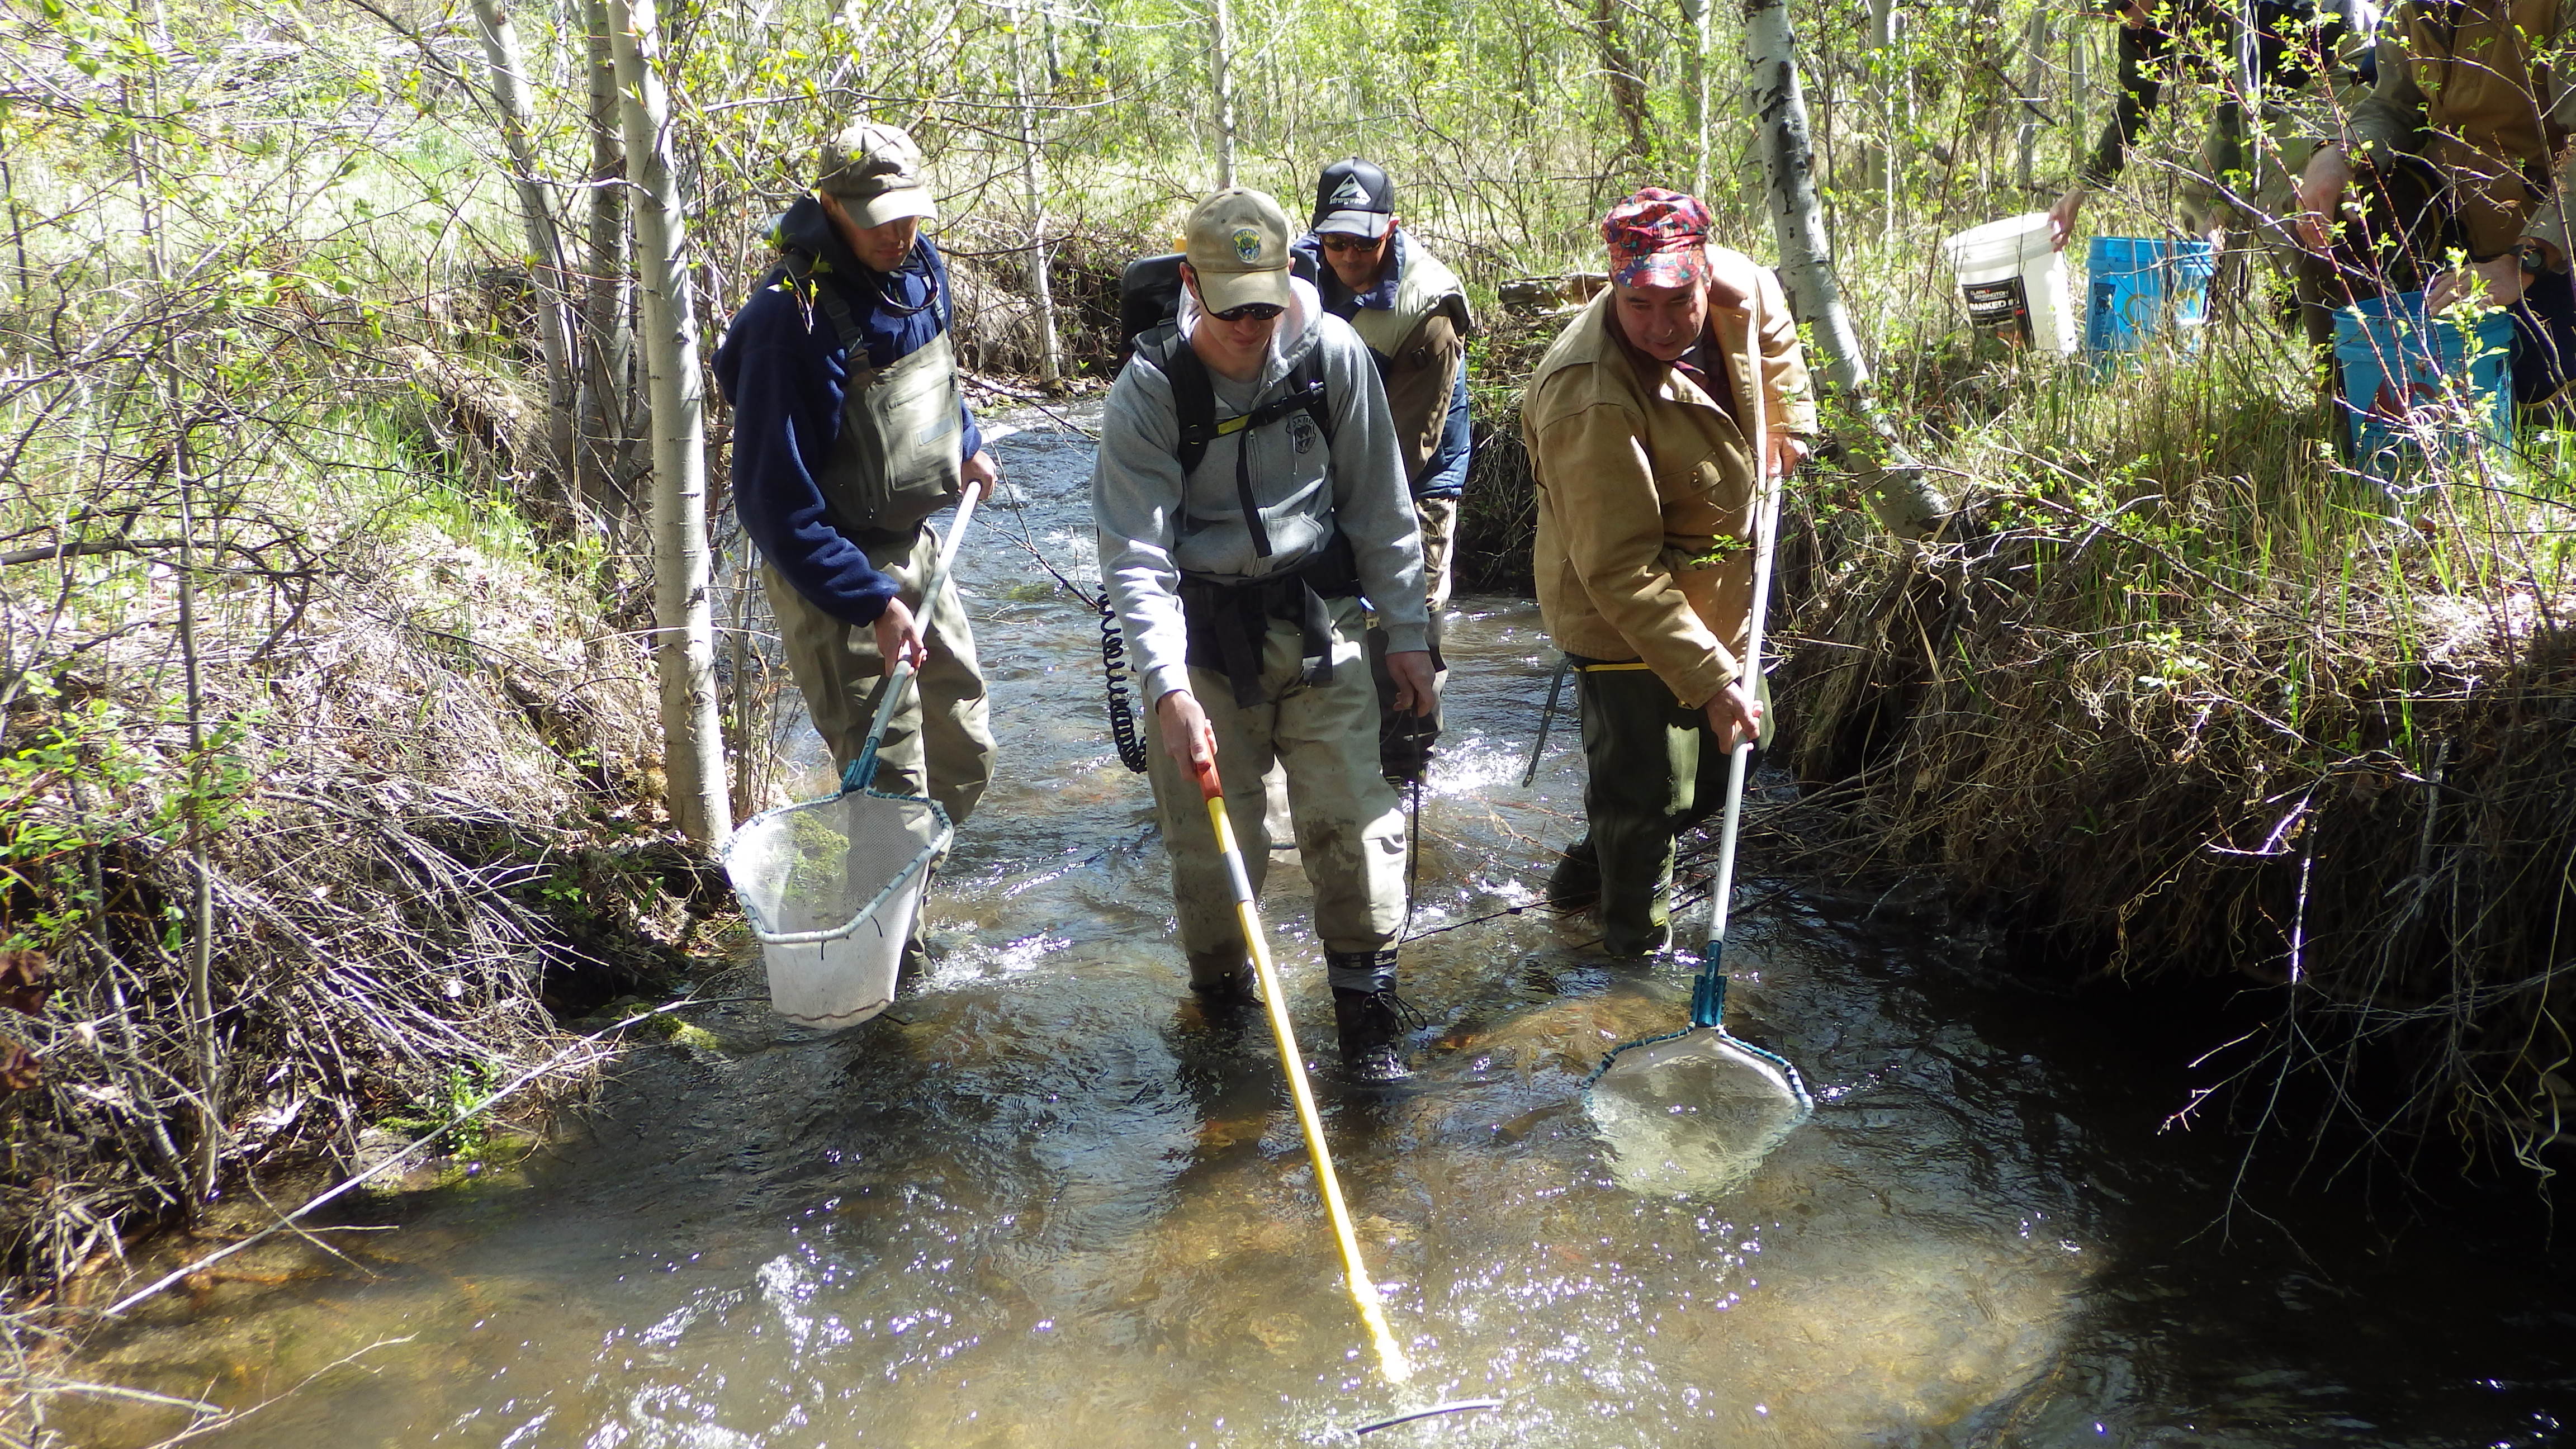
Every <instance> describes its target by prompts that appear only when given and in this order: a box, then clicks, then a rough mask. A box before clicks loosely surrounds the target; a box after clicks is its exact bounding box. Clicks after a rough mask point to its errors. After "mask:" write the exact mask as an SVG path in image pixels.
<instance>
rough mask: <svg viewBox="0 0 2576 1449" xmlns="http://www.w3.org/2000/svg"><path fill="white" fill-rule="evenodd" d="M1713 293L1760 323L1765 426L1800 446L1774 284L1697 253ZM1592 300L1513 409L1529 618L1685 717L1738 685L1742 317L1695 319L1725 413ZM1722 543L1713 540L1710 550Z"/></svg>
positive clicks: (1746, 483) (1746, 590)
mask: <svg viewBox="0 0 2576 1449" xmlns="http://www.w3.org/2000/svg"><path fill="white" fill-rule="evenodd" d="M1709 255H1710V258H1711V260H1712V261H1713V262H1714V264H1715V266H1716V268H1717V276H1718V279H1719V281H1720V282H1721V283H1724V284H1726V285H1727V287H1729V288H1731V289H1732V291H1733V294H1734V295H1737V296H1747V297H1751V298H1753V299H1755V300H1756V301H1758V303H1759V305H1760V309H1761V314H1762V337H1761V359H1760V362H1761V385H1762V387H1763V389H1764V395H1765V403H1764V408H1763V420H1764V425H1765V427H1766V428H1768V429H1769V430H1770V431H1772V432H1775V433H1811V432H1813V431H1815V427H1816V407H1815V401H1814V398H1813V397H1812V396H1811V395H1810V393H1809V391H1808V386H1807V365H1806V362H1805V360H1804V358H1803V357H1802V356H1801V354H1800V352H1799V348H1798V327H1797V323H1796V322H1795V321H1794V320H1792V319H1791V317H1790V315H1789V304H1788V299H1787V298H1786V297H1785V296H1783V295H1782V293H1781V290H1780V281H1779V278H1777V277H1775V276H1773V275H1772V274H1771V272H1770V270H1769V269H1768V268H1765V267H1761V266H1757V265H1755V263H1754V261H1753V259H1752V258H1750V257H1748V256H1745V255H1744V254H1743V253H1741V252H1736V251H1729V250H1727V249H1725V248H1722V247H1711V248H1709ZM1615 297H1616V293H1615V292H1614V291H1611V290H1607V289H1605V290H1604V291H1603V292H1602V293H1601V295H1600V296H1598V297H1595V298H1593V299H1592V303H1591V305H1590V306H1588V307H1586V308H1584V309H1583V311H1582V313H1581V314H1580V315H1578V316H1577V317H1576V318H1575V319H1574V321H1573V322H1572V323H1571V324H1570V325H1569V326H1567V328H1566V329H1565V331H1564V333H1563V334H1561V335H1560V336H1559V337H1558V338H1557V339H1556V343H1555V345H1553V346H1551V347H1550V348H1549V349H1548V351H1547V356H1546V357H1545V358H1543V359H1541V360H1540V362H1539V366H1538V372H1537V374H1536V375H1535V376H1533V377H1532V378H1531V380H1530V385H1529V391H1528V392H1527V393H1526V394H1525V395H1524V396H1523V398H1522V400H1521V437H1522V439H1523V440H1524V441H1525V442H1527V443H1528V445H1529V454H1530V470H1531V472H1532V474H1533V475H1534V476H1535V478H1536V479H1537V484H1538V539H1537V542H1536V544H1535V545H1534V546H1533V561H1534V563H1535V565H1536V569H1537V574H1538V604H1539V613H1540V615H1541V616H1542V617H1543V618H1544V619H1545V621H1546V624H1547V632H1548V636H1549V637H1550V638H1552V639H1554V640H1555V641H1556V645H1557V647H1558V648H1560V649H1562V650H1564V651H1565V652H1567V653H1569V654H1577V655H1583V656H1586V657H1589V658H1593V659H1603V660H1642V661H1644V662H1645V664H1646V665H1647V666H1648V667H1649V668H1651V669H1653V670H1654V671H1655V673H1656V675H1657V676H1659V677H1660V678H1662V679H1663V681H1664V682H1665V683H1666V684H1668V685H1670V686H1672V691H1673V697H1674V698H1675V699H1676V700H1678V701H1680V702H1681V703H1682V704H1684V705H1687V706H1689V707H1692V708H1698V707H1699V706H1701V705H1704V704H1706V703H1707V702H1708V701H1709V699H1710V698H1711V697H1712V696H1714V695H1716V694H1717V692H1718V691H1719V690H1722V689H1724V688H1725V687H1726V686H1727V685H1728V684H1729V683H1730V682H1732V681H1733V680H1734V679H1735V678H1736V677H1737V675H1738V674H1740V673H1741V672H1742V666H1741V664H1740V663H1739V660H1740V659H1741V657H1742V655H1743V653H1744V647H1745V643H1746V635H1747V634H1748V633H1749V632H1750V631H1751V627H1752V618H1751V611H1752V601H1753V553H1752V549H1751V548H1750V547H1749V546H1748V545H1749V543H1750V540H1751V537H1752V533H1753V509H1752V504H1753V457H1754V454H1753V451H1752V450H1751V449H1750V448H1748V447H1747V446H1746V442H1745V438H1744V434H1743V431H1742V430H1741V429H1739V427H1738V426H1737V423H1736V418H1737V417H1742V418H1745V419H1747V420H1748V422H1749V420H1750V419H1751V418H1752V416H1753V403H1752V397H1753V394H1752V389H1753V387H1754V385H1755V383H1754V372H1753V363H1752V361H1751V359H1750V358H1749V357H1748V352H1747V347H1746V339H1747V336H1748V334H1749V333H1750V331H1751V329H1752V325H1753V312H1752V309H1751V308H1749V307H1742V306H1739V307H1732V308H1729V307H1715V306H1712V307H1711V308H1710V312H1709V322H1710V327H1711V329H1712V330H1713V331H1714V332H1715V334H1716V338H1717V343H1718V351H1719V353H1720V354H1721V355H1722V356H1723V357H1724V358H1725V360H1726V372H1727V381H1728V384H1729V385H1730V386H1732V388H1733V389H1734V394H1735V410H1734V412H1733V413H1732V414H1730V413H1729V412H1728V410H1727V409H1726V408H1725V407H1723V406H1721V405H1720V404H1719V403H1718V401H1717V400H1716V399H1714V398H1712V397H1711V396H1710V395H1709V394H1708V393H1706V392H1703V391H1701V390H1700V388H1699V387H1698V386H1697V385H1696V384H1695V383H1693V382H1692V381H1691V379H1690V377H1689V376H1688V375H1686V374H1684V373H1682V372H1680V371H1679V370H1677V369H1675V368H1673V367H1671V366H1670V365H1668V364H1665V363H1660V362H1657V361H1655V360H1654V359H1653V358H1651V357H1648V356H1647V355H1646V354H1644V353H1642V352H1639V351H1637V350H1636V349H1634V348H1632V347H1630V346H1629V345H1628V344H1627V342H1626V340H1625V338H1624V337H1623V336H1622V335H1620V333H1619V332H1618V328H1617V324H1616V323H1615V322H1614V321H1613V320H1612V317H1611V307H1612V305H1613V302H1614V299H1615ZM1721 540H1726V541H1727V542H1721Z"/></svg>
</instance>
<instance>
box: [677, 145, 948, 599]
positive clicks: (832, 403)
mask: <svg viewBox="0 0 2576 1449" xmlns="http://www.w3.org/2000/svg"><path fill="white" fill-rule="evenodd" d="M778 233H779V241H780V244H781V245H782V247H784V248H785V249H787V250H790V251H800V252H804V253H805V254H807V255H808V256H811V257H813V258H814V259H815V260H816V263H817V265H816V267H815V272H814V275H815V281H816V282H817V283H818V284H819V285H821V286H826V287H836V288H838V289H839V290H840V293H841V295H842V296H843V297H844V298H846V299H847V300H848V302H849V305H850V315H851V316H853V317H855V318H857V319H858V322H859V333H860V336H859V338H858V341H859V342H860V344H861V345H862V346H864V348H865V350H866V354H867V365H868V366H871V367H884V366H886V365H888V364H890V363H892V362H893V361H894V360H895V359H896V358H899V357H903V356H905V355H907V354H909V353H911V352H914V351H916V350H918V349H919V348H921V347H922V346H924V345H926V344H927V343H928V342H929V341H930V340H931V339H932V338H933V337H936V336H938V335H939V334H940V333H941V332H942V331H944V330H946V328H947V326H948V269H947V267H946V265H945V264H944V263H942V262H941V261H940V259H939V249H938V248H937V247H935V246H932V245H931V243H930V238H928V237H923V238H921V240H920V241H918V242H917V243H915V244H914V246H913V252H912V257H911V259H910V260H909V261H907V262H906V263H905V264H904V268H903V270H902V271H899V272H894V273H891V274H889V273H885V272H878V271H872V270H870V269H869V268H868V267H867V266H865V265H864V264H862V263H861V262H860V261H859V260H858V258H857V257H855V256H853V255H852V254H851V252H850V249H849V247H848V246H847V245H845V244H844V243H843V242H842V241H841V238H840V235H839V233H837V232H835V231H834V230H833V229H832V223H831V219H830V218H828V217H826V216H825V215H824V214H823V205H822V203H821V202H819V201H816V200H815V199H814V198H813V197H810V196H808V197H806V198H804V199H803V200H801V201H799V202H797V203H796V204H795V205H794V206H792V207H790V208H788V211H787V215H786V216H785V217H783V218H781V219H780V221H779V224H778ZM779 276H780V274H779V273H777V272H775V271H773V272H772V273H771V274H770V276H769V278H768V279H767V280H765V281H763V282H762V284H761V286H760V288H759V290H757V291H755V292H753V293H752V294H751V299H750V300H749V301H747V302H745V303H743V304H742V310H741V311H739V312H736V313H735V314H734V317H733V324H732V326H731V327H729V328H728V329H727V330H726V332H725V340H724V345H723V346H722V347H720V348H718V349H716V386H717V387H719V388H721V389H722V390H723V392H724V396H725V401H727V402H729V403H731V404H733V411H734V421H733V506H734V512H735V514H736V515H737V516H738V517H739V518H741V520H742V531H743V532H744V533H746V534H749V535H750V536H751V541H752V542H753V543H754V544H755V545H757V546H758V547H759V549H760V552H761V556H762V557H763V558H766V559H768V560H769V562H770V565H771V566H772V567H774V568H776V569H777V570H778V572H779V573H780V575H782V576H783V577H785V578H786V580H787V581H788V582H789V583H790V584H793V585H794V586H795V588H796V592H798V593H800V594H803V595H804V596H805V597H806V598H807V599H808V600H810V601H812V603H813V604H814V606H815V607H816V608H818V609H821V610H823V611H824V612H825V613H827V614H830V615H831V616H833V617H834V618H836V619H839V620H841V621H842V622H844V623H847V624H855V625H869V624H874V623H875V622H876V621H877V616H878V615H880V614H882V613H884V612H885V606H886V601H887V600H888V599H891V598H893V597H894V596H895V585H894V580H893V579H891V578H889V577H887V576H886V575H884V574H882V573H879V572H877V571H876V569H874V568H872V567H870V566H869V564H868V556H867V554H866V553H865V552H864V551H863V550H861V549H860V547H859V546H858V544H857V543H856V542H855V541H853V540H852V539H850V538H849V537H848V536H847V535H845V534H843V533H842V532H841V531H840V530H839V529H838V528H836V527H834V526H833V523H832V517H831V513H830V511H829V510H828V509H827V508H825V507H824V504H823V490H822V488H821V486H820V485H819V484H817V483H816V482H815V479H816V478H817V477H819V476H820V475H821V474H822V472H823V467H824V464H825V463H826V462H827V461H829V459H830V458H831V456H832V449H833V448H834V447H835V446H837V445H838V442H839V439H840V433H841V390H842V386H843V384H844V383H845V382H846V381H847V380H848V378H849V375H850V357H849V348H848V347H847V346H845V345H844V343H843V340H842V339H841V338H840V337H838V336H836V335H835V334H834V332H833V328H832V321H831V319H830V318H829V317H827V316H825V315H824V313H823V310H822V309H821V308H819V307H817V308H812V309H810V310H809V309H808V308H807V307H806V306H805V305H804V304H803V303H802V302H801V301H800V300H799V299H798V298H797V297H796V295H795V294H794V293H793V292H791V291H789V290H788V289H787V288H786V287H784V286H782V285H779ZM934 291H935V292H936V294H937V297H938V303H937V305H935V306H929V307H921V305H920V304H921V303H923V302H925V301H927V300H929V299H930V297H931V296H932V294H933V293H934ZM889 303H890V304H891V305H887V304H889ZM906 307H919V308H920V310H918V311H915V312H911V313H908V314H907V313H906V312H904V311H903V310H901V309H903V308H906ZM958 411H959V413H960V415H961V422H962V424H963V426H962V428H961V429H960V434H961V437H962V439H963V441H962V443H961V444H960V449H961V451H960V454H959V456H960V457H961V458H972V457H974V456H975V454H976V453H978V452H980V451H981V450H982V449H983V446H984V435H983V433H982V431H981V430H980V429H978V428H977V427H976V426H975V415H974V414H973V413H972V412H971V411H969V410H967V408H966V405H965V403H964V402H963V401H960V402H959V403H958Z"/></svg>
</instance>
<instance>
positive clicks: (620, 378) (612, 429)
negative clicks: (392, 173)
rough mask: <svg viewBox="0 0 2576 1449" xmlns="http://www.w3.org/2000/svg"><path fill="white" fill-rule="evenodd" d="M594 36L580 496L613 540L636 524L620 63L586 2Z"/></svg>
mask: <svg viewBox="0 0 2576 1449" xmlns="http://www.w3.org/2000/svg"><path fill="white" fill-rule="evenodd" d="M582 10H583V15H584V24H585V28H586V29H587V30H588V31H589V35H588V36H587V37H586V41H587V46H586V49H587V60H588V69H589V80H590V110H589V115H588V117H587V124H588V126H589V128H590V176H589V181H590V196H589V208H588V215H587V217H586V219H585V224H584V231H585V235H584V237H583V240H582V267H581V272H582V291H581V348H580V351H581V360H582V368H581V396H580V403H579V407H578V408H577V409H576V411H577V412H578V413H579V415H580V419H581V433H582V436H581V458H580V468H581V477H582V494H583V496H584V497H586V498H588V499H589V500H590V504H591V507H592V508H593V509H594V510H595V511H596V512H597V513H598V514H599V515H600V517H601V519H602V520H604V521H605V523H606V525H607V529H608V536H609V538H610V540H611V542H612V549H611V551H612V552H614V551H615V550H614V547H613V545H614V542H615V541H616V540H619V539H621V538H624V537H626V536H627V530H628V529H629V528H631V527H632V526H633V519H632V517H631V515H632V514H633V512H634V509H635V498H634V495H633V494H632V493H630V492H629V491H628V488H627V481H628V479H629V478H630V477H631V476H632V474H631V473H630V471H629V470H628V467H627V444H628V435H627V431H626V416H627V407H626V402H625V397H626V390H627V387H628V383H627V363H628V361H629V359H630V357H631V348H630V346H629V342H628V338H629V334H628V332H627V330H626V325H625V323H626V306H627V296H626V270H627V267H626V186H625V184H624V183H625V178H626V148H625V146H624V144H623V143H621V142H620V141H619V139H618V133H617V128H618V125H619V121H618V104H617V57H616V54H615V51H614V49H613V48H612V47H611V46H610V44H609V40H608V31H609V23H608V0H585V3H584V5H583V7H582Z"/></svg>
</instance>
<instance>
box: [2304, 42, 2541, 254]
mask: <svg viewBox="0 0 2576 1449" xmlns="http://www.w3.org/2000/svg"><path fill="white" fill-rule="evenodd" d="M2453 18H2454V15H2453V12H2451V11H2450V9H2449V7H2448V6H2441V7H2435V8H2433V9H2428V8H2427V7H2426V6H2424V5H2423V4H2421V3H2419V0H2407V3H2405V4H2402V5H2399V6H2398V7H2397V8H2396V10H2395V12H2394V13H2393V14H2391V15H2390V17H2389V21H2388V24H2387V26H2386V28H2384V29H2383V30H2382V31H2381V34H2380V40H2379V84H2378V85H2377V86H2376V87H2375V88H2374V89H2373V90H2372V91H2371V94H2370V96H2369V98H2368V99H2366V100H2364V101H2363V102H2362V103H2361V104H2360V105H2358V106H2356V107H2354V109H2353V116H2352V134H2351V136H2350V138H2349V140H2350V144H2351V147H2352V150H2353V151H2354V153H2355V154H2356V155H2357V156H2368V155H2370V154H2372V153H2373V152H2374V151H2378V150H2381V149H2388V150H2395V151H2401V152H2404V151H2411V152H2416V153H2418V154H2420V155H2422V156H2423V157H2424V159H2425V160H2427V161H2430V162H2432V163H2433V165H2434V166H2435V167H2436V168H2438V169H2439V170H2440V171H2441V173H2442V177H2443V180H2444V181H2445V183H2447V185H2448V186H2449V188H2450V195H2451V204H2452V206H2453V207H2454V208H2455V209H2456V211H2457V213H2458V215H2459V219H2460V230H2461V234H2462V241H2463V243H2464V244H2465V245H2466V246H2467V248H2468V251H2469V255H2470V257H2471V258H2472V259H2473V260H2484V259H2486V258H2489V257H2495V256H2501V255H2503V254H2504V253H2506V252H2508V251H2511V250H2513V248H2514V246H2515V244H2516V243H2517V242H2519V241H2520V240H2521V239H2522V238H2523V237H2526V236H2530V237H2536V238H2539V239H2540V240H2542V241H2545V242H2547V243H2548V244H2549V245H2550V246H2551V247H2552V248H2554V249H2555V258H2554V259H2555V261H2556V262H2557V263H2558V264H2559V265H2562V266H2563V265H2565V262H2566V258H2567V255H2568V250H2569V249H2568V243H2567V223H2566V218H2565V204H2566V203H2565V198H2566V193H2567V186H2568V184H2569V182H2570V181H2571V180H2576V175H2570V174H2567V171H2568V167H2567V164H2566V163H2567V162H2568V159H2569V158H2568V157H2567V156H2565V155H2564V154H2562V153H2563V152H2564V151H2565V148H2566V141H2567V135H2568V130H2569V126H2570V124H2571V122H2576V86H2572V85H2571V84H2570V81H2571V79H2576V76H2571V70H2576V66H2571V65H2570V60H2571V56H2570V55H2569V54H2568V52H2569V50H2570V48H2571V40H2572V39H2576V0H2464V3H2462V4H2461V5H2460V6H2459V8H2458V10H2457V12H2456V20H2457V24H2456V25H2454V24H2451V23H2450V21H2451V20H2452V19H2453Z"/></svg>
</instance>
